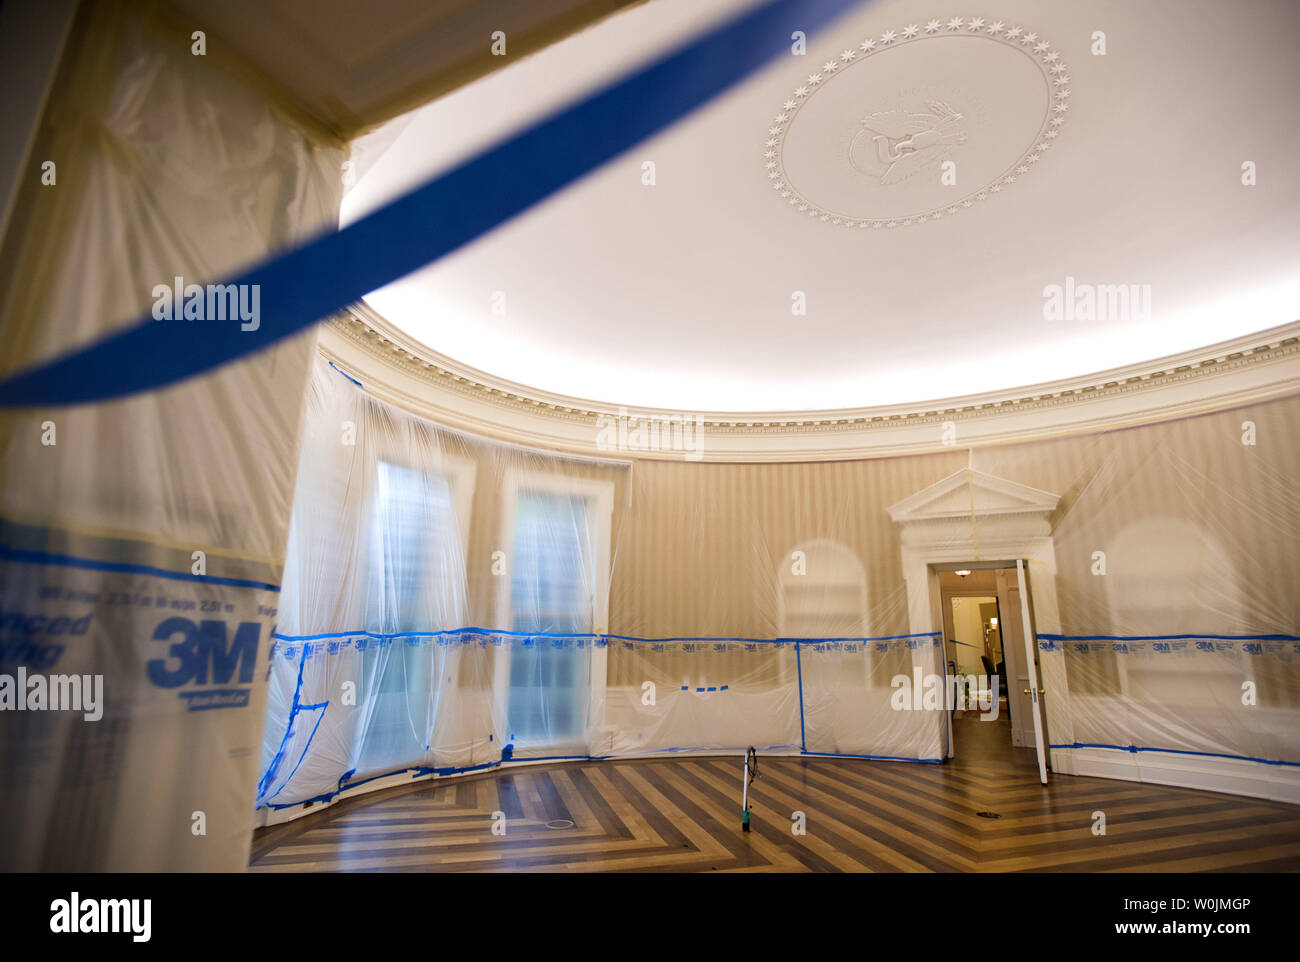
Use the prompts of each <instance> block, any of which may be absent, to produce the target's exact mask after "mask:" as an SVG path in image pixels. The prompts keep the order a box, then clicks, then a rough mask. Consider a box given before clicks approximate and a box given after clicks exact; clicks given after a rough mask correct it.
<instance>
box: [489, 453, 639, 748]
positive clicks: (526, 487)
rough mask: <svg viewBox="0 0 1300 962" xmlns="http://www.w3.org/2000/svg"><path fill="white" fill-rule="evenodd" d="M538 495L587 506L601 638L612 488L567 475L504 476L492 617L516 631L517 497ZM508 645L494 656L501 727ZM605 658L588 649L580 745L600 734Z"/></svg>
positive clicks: (595, 628)
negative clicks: (500, 564)
mask: <svg viewBox="0 0 1300 962" xmlns="http://www.w3.org/2000/svg"><path fill="white" fill-rule="evenodd" d="M532 491H536V492H539V493H542V494H553V495H558V496H561V497H570V498H571V497H575V496H576V497H581V498H584V499H586V501H587V502H588V512H587V517H588V518H590V519H592V520H593V522H594V524H595V526H596V531H595V539H594V544H593V546H592V556H591V559H590V564H591V568H592V570H591V586H592V592H593V598H592V619H591V629H590V634H592V635H604V634H606V633H608V631H609V583H610V559H611V542H612V533H613V517H614V482H613V481H601V480H597V479H594V478H576V477H571V476H569V475H563V474H555V473H553V472H546V471H533V470H524V469H518V468H512V469H509V470H507V471H506V472H505V474H504V476H503V478H502V481H501V517H500V525H499V532H500V540H499V541H498V543H497V544H498V547H496V548H494V549H493V550H494V551H496V550H504V551H505V555H506V573H505V575H504V576H498V577H497V578H496V579H495V580H496V582H497V584H496V586H495V589H494V591H493V604H494V608H495V611H496V623H497V625H499V626H501V627H503V628H504V629H506V630H514V625H515V622H514V611H513V609H512V607H511V584H512V581H513V575H514V563H515V559H514V556H513V552H514V544H515V535H516V520H517V516H518V504H519V497H520V495H521V494H523V493H524V492H532ZM512 652H513V646H512V645H503V646H501V647H500V648H497V649H496V650H495V658H494V664H493V678H494V692H493V696H494V702H495V704H496V705H498V706H499V708H500V712H501V715H500V717H501V719H502V721H503V723H505V724H507V725H508V724H509V722H508V719H509V717H510V668H511V665H510V659H511V654H512ZM608 668H609V653H608V650H607V649H606V648H604V647H600V646H594V645H593V646H592V648H591V667H590V685H589V692H588V704H587V730H586V731H585V732H584V733H583V740H584V742H586V743H590V741H591V737H592V733H593V732H596V731H599V730H601V729H602V728H603V727H604V724H605V686H606V684H607V680H608ZM510 734H511V733H510V732H509V731H508V730H507V731H505V732H503V733H502V735H501V737H502V741H503V744H504V743H506V742H507V741H509V740H510V739H509V736H510ZM514 744H515V747H516V749H518V748H520V747H524V748H541V747H546V746H547V745H548V744H550V743H548V742H538V741H528V742H524V743H519V742H515V743H514Z"/></svg>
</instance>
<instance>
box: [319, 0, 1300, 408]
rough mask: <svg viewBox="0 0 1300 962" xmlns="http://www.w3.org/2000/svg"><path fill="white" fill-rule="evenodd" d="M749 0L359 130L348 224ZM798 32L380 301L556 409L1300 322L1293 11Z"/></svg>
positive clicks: (658, 403)
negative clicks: (713, 91)
mask: <svg viewBox="0 0 1300 962" xmlns="http://www.w3.org/2000/svg"><path fill="white" fill-rule="evenodd" d="M756 2H758V0H647V2H643V3H636V4H629V5H627V6H626V7H625V8H624V9H622V10H620V11H619V12H617V13H614V14H612V15H610V16H608V17H606V18H604V19H602V20H600V21H599V22H597V23H595V24H593V25H592V26H590V27H589V28H587V29H585V30H582V31H579V32H577V33H574V34H572V35H570V36H568V37H566V38H564V39H563V40H560V41H559V42H557V43H554V44H551V45H549V46H546V47H545V48H543V49H541V50H539V51H538V52H536V53H533V54H531V55H528V56H518V57H517V58H516V57H515V56H514V55H512V56H511V57H510V58H507V60H506V62H505V63H504V64H503V65H502V66H501V67H500V68H499V69H497V70H494V71H492V72H491V73H490V74H487V75H486V76H483V77H482V78H480V79H478V80H476V81H474V82H472V83H468V84H465V85H464V86H461V87H460V88H458V89H456V90H454V91H453V92H451V93H449V94H447V95H445V96H443V97H440V98H438V99H437V100H434V101H432V102H430V103H428V104H426V105H425V106H423V107H421V108H419V109H418V110H415V111H412V112H410V113H408V114H406V115H404V116H402V117H400V118H398V119H397V120H395V121H392V122H390V123H388V124H386V125H384V126H383V127H380V128H378V129H377V130H375V131H373V132H372V133H371V134H368V135H366V136H365V137H364V138H361V139H359V140H358V141H356V142H354V143H353V152H352V161H353V166H352V168H351V173H352V174H354V175H355V179H354V181H353V182H352V183H351V184H349V185H347V188H346V193H345V196H344V200H343V205H342V212H341V220H342V222H343V223H345V224H346V223H350V222H352V221H354V220H356V219H358V218H359V217H361V216H363V215H365V214H367V213H368V212H370V211H373V210H376V209H377V208H379V207H381V206H382V205H384V204H386V203H388V202H389V201H391V200H393V199H395V198H396V197H398V196H400V195H402V194H403V193H405V192H406V191H408V190H409V189H411V188H413V187H415V186H417V185H419V184H421V183H424V182H426V181H427V180H428V179H429V178H431V177H434V176H436V175H437V174H439V173H440V172H442V171H445V170H447V169H449V168H451V167H452V166H454V165H455V164H457V163H459V162H461V161H463V160H465V159H467V158H469V157H472V156H474V155H475V154H476V153H478V152H479V151H481V150H482V149H484V148H486V147H488V146H490V145H492V144H494V143H496V142H498V141H499V140H500V139H501V138H503V137H505V136H507V135H509V134H510V133H512V132H514V131H516V130H519V129H521V128H523V127H524V126H526V125H528V124H530V123H532V122H534V121H535V120H536V119H537V118H539V117H543V116H546V115H547V114H549V113H551V112H553V111H554V110H556V109H557V108H559V107H561V106H563V105H565V104H568V103H572V102H573V101H575V100H577V99H580V98H582V97H585V96H587V95H588V94H590V93H591V92H592V91H594V90H597V89H599V88H601V87H602V86H604V85H606V84H608V83H610V82H612V81H614V80H616V79H617V78H619V77H621V76H624V75H626V73H627V72H628V71H630V70H632V69H634V68H636V67H637V66H638V65H640V64H644V63H646V62H647V61H649V60H651V59H654V58H655V57H657V56H660V55H661V54H663V53H666V52H668V51H670V50H674V49H676V48H677V47H678V46H680V45H681V44H682V43H683V42H685V41H688V40H689V39H690V38H692V37H694V36H696V35H698V33H699V32H700V31H701V30H704V29H707V28H708V27H709V26H710V25H712V24H716V23H717V22H718V21H720V20H722V19H724V18H728V17H731V16H734V15H736V14H737V13H739V12H740V11H742V10H745V9H749V8H750V7H752V6H753V5H754V4H755V3H756ZM790 37H791V44H790V47H789V51H788V53H787V52H783V53H781V54H780V55H778V56H777V57H776V58H775V59H773V60H772V61H771V63H769V64H768V65H767V66H765V67H763V68H762V69H760V70H758V71H756V72H755V73H753V74H751V75H750V76H749V77H747V78H746V79H745V80H744V81H743V82H741V83H739V84H737V85H736V86H734V87H733V88H731V89H730V90H729V91H727V92H726V93H725V94H723V95H721V96H719V97H717V98H715V99H714V100H712V101H710V102H708V103H707V104H705V105H703V106H702V107H700V108H699V109H697V110H695V111H693V112H692V113H690V114H689V115H687V116H686V117H684V118H682V119H681V120H679V121H678V122H677V123H675V124H673V125H672V126H671V127H669V128H668V129H666V130H664V131H663V132H661V133H660V134H658V135H657V136H655V137H653V138H650V139H648V140H646V141H644V142H642V143H640V144H638V145H636V146H635V147H633V148H632V149H630V150H628V151H626V152H625V153H623V154H621V155H619V156H618V157H615V158H613V159H612V160H611V161H609V162H608V163H607V164H605V165H603V166H602V167H600V168H599V169H597V170H595V171H593V172H592V173H591V174H589V175H588V176H586V177H584V178H582V179H581V180H580V181H578V182H576V183H574V184H573V185H571V186H570V187H568V188H566V189H565V190H563V191H561V192H559V193H557V194H555V195H553V196H551V197H550V198H548V199H547V200H546V201H544V202H542V203H540V204H538V205H536V206H535V207H533V208H532V209H530V210H528V211H526V212H525V213H523V214H521V215H520V216H518V217H516V218H514V219H513V220H511V221H509V222H507V223H505V224H502V225H501V226H500V227H498V228H497V229H495V230H493V231H492V232H490V233H489V234H486V235H484V236H483V237H481V238H479V239H478V240H477V241H475V242H474V243H472V244H469V245H467V246H465V247H463V248H461V249H459V250H457V251H454V252H452V253H451V254H449V255H447V256H445V257H443V258H442V259H440V260H438V261H437V262H435V263H433V264H431V265H429V266H427V267H425V268H423V269H421V270H419V271H416V272H415V273H413V274H410V275H408V276H407V277H404V278H402V279H401V280H399V281H397V282H395V283H393V284H390V285H388V286H386V287H384V288H382V289H380V290H377V291H373V292H371V293H370V294H368V295H367V296H366V298H365V300H366V307H367V308H368V309H369V310H371V311H373V312H374V313H375V314H376V315H378V316H379V317H381V318H382V319H384V321H385V322H386V323H388V324H390V325H391V326H392V327H394V328H396V329H397V330H398V331H399V332H400V333H402V334H403V335H404V336H405V337H407V338H409V339H410V341H412V342H415V343H416V344H418V345H423V346H424V347H426V348H428V349H429V351H430V352H432V354H434V355H437V356H439V357H441V358H444V359H446V360H447V362H448V364H450V365H451V366H452V367H456V368H457V369H458V370H466V371H476V372H479V373H481V374H482V375H483V378H482V379H481V380H483V381H485V382H508V383H509V384H512V385H515V388H511V389H510V390H511V391H515V393H527V391H525V390H524V389H528V390H530V391H536V392H539V393H540V394H541V395H544V396H546V397H548V398H550V399H558V398H567V399H570V401H573V402H575V403H572V404H570V403H569V402H568V401H560V402H558V403H560V404H561V405H562V406H565V405H567V406H570V407H579V408H582V409H583V410H588V409H591V410H594V409H595V408H594V407H591V406H590V405H596V404H605V405H609V406H610V407H611V408H614V409H617V408H618V407H620V406H622V407H626V408H628V409H630V410H631V409H645V408H650V409H658V410H662V411H669V412H677V413H686V414H693V413H723V412H736V413H738V414H741V413H755V414H759V413H764V412H767V413H772V414H779V415H782V416H785V415H789V416H790V417H789V420H803V419H804V418H803V417H802V415H811V414H812V413H814V412H841V413H842V412H862V411H866V410H875V409H877V408H880V409H885V408H888V409H890V410H894V409H895V408H901V407H907V408H908V409H909V410H910V409H912V408H917V407H919V409H920V410H923V411H924V410H933V409H937V408H939V407H942V406H943V405H941V404H939V402H940V401H941V400H942V399H953V398H971V397H980V398H983V397H993V396H996V397H1012V398H1014V397H1022V396H1027V395H1029V394H1040V393H1043V392H1044V391H1046V390H1047V388H1048V387H1050V386H1054V385H1063V384H1076V385H1077V384H1078V383H1093V382H1094V381H1095V375H1098V374H1099V373H1101V372H1107V371H1113V370H1120V369H1122V370H1125V371H1127V372H1130V374H1129V375H1126V376H1130V375H1132V373H1133V372H1134V371H1139V373H1140V369H1149V371H1151V372H1156V371H1159V370H1162V368H1161V367H1160V365H1161V364H1163V363H1165V359H1168V358H1170V357H1175V356H1176V357H1180V358H1184V359H1187V358H1190V359H1191V360H1187V361H1184V362H1181V363H1192V362H1194V361H1195V359H1196V357H1199V356H1202V355H1204V356H1211V355H1212V356H1214V357H1219V356H1222V355H1224V354H1225V353H1231V352H1225V351H1222V350H1219V347H1220V346H1221V345H1223V344H1225V343H1227V342H1239V341H1241V342H1243V343H1245V341H1242V339H1250V338H1255V336H1256V335H1259V334H1262V333H1264V332H1268V331H1272V330H1274V329H1280V328H1281V326H1283V325H1290V324H1292V323H1293V322H1295V321H1296V320H1297V318H1298V317H1300V231H1297V230H1296V226H1295V225H1296V224H1297V223H1300V177H1297V176H1296V164H1295V158H1296V157H1298V156H1300V123H1297V122H1296V120H1295V116H1296V111H1295V104H1294V103H1293V101H1294V96H1295V91H1297V90H1300V57H1297V56H1295V52H1294V46H1295V39H1296V38H1297V37H1300V3H1297V2H1295V0H1241V2H1240V3H1234V4H1226V3H1223V2H1222V0H1146V2H1143V3H1131V2H1123V0H1079V2H1076V3H1050V4H1048V3H1043V2H1042V0H973V3H972V5H971V6H968V7H966V8H965V9H962V8H961V7H960V6H958V7H956V8H954V7H949V8H948V9H946V10H945V9H943V7H942V6H940V5H936V4H935V3H934V2H933V0H872V2H864V3H862V4H860V5H857V6H855V7H854V8H853V9H851V10H850V11H849V12H848V13H846V14H845V15H844V16H843V17H841V18H840V19H838V20H836V21H835V22H834V23H833V24H831V25H830V26H828V27H825V28H823V29H820V30H811V29H809V30H807V31H804V30H801V29H800V28H799V25H798V24H791V26H790ZM568 146H569V145H557V149H568ZM521 176H522V174H521ZM1288 330H1289V328H1288ZM1249 343H1252V344H1254V343H1257V341H1255V340H1250V341H1249ZM416 353H418V352H416ZM453 362H454V363H453ZM1103 380H1104V379H1103ZM1030 387H1033V390H1032V391H1030V390H1027V389H1028V388H1030ZM516 388H517V389H518V390H517V391H516ZM579 399H581V400H582V401H585V402H590V405H584V404H582V403H576V402H579ZM854 416H855V417H856V416H858V415H856V414H855V415H854Z"/></svg>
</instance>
